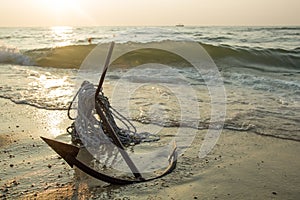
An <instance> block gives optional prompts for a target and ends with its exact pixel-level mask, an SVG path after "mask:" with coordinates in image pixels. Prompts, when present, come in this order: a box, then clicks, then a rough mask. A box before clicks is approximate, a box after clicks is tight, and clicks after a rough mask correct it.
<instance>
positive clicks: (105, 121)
mask: <svg viewBox="0 0 300 200" xmlns="http://www.w3.org/2000/svg"><path fill="white" fill-rule="evenodd" d="M113 48H114V42H112V43H111V45H110V48H109V51H108V54H107V57H106V61H105V65H104V68H103V72H102V75H101V77H100V80H99V84H98V87H97V88H96V91H95V99H94V102H95V110H96V114H97V115H98V116H99V118H100V119H101V123H102V127H103V129H104V133H105V135H106V136H107V137H108V138H109V139H110V141H111V142H112V143H113V144H114V145H115V146H116V147H117V149H118V151H119V153H120V154H121V156H122V158H123V159H124V161H125V162H126V164H127V165H128V167H129V168H130V170H131V172H132V174H133V175H134V178H132V179H122V178H118V177H113V176H109V175H106V174H104V173H101V172H98V171H96V170H95V169H93V168H91V167H89V166H88V165H86V164H85V163H83V162H82V161H80V160H79V159H78V158H77V155H78V153H79V151H80V148H82V147H79V146H76V145H73V144H67V143H63V142H60V141H56V140H52V139H49V138H45V137H41V138H42V139H43V140H44V141H45V142H46V143H47V144H48V145H49V146H50V147H51V148H52V149H53V150H54V151H55V152H56V153H57V154H59V155H60V156H61V157H62V158H63V159H64V160H65V161H66V162H67V163H68V164H69V165H70V167H72V168H73V167H74V166H76V167H77V168H79V169H80V170H82V171H83V172H85V173H87V174H89V175H90V176H92V177H94V178H96V179H99V180H101V181H104V182H108V183H111V184H116V185H125V184H133V183H139V182H146V181H151V180H155V179H158V178H161V177H163V176H165V175H167V174H169V173H171V172H172V171H173V170H174V169H175V168H176V164H177V152H176V144H175V142H174V145H173V149H172V151H171V154H170V155H169V159H168V161H169V165H168V166H167V167H166V169H165V170H164V171H163V172H162V173H161V174H160V175H158V176H155V177H151V178H147V179H146V178H143V176H142V174H141V173H140V172H139V170H138V168H137V167H136V165H135V163H134V162H133V161H132V159H131V158H130V156H129V155H128V153H127V152H126V148H125V146H124V145H123V144H122V142H121V141H120V138H119V136H118V134H117V133H116V130H115V128H114V126H113V125H114V124H113V122H114V121H112V120H111V119H110V118H111V117H110V115H108V114H107V107H105V105H104V103H103V99H101V98H100V96H101V95H99V94H100V93H101V91H102V89H103V88H102V85H103V82H104V79H105V75H106V72H107V69H108V67H109V63H110V58H111V55H112V51H113ZM77 95H78V92H77V94H76V95H75V97H74V99H75V98H76V96H77ZM74 99H73V101H74ZM73 101H72V102H73ZM71 106H72V103H71V104H70V106H69V110H68V116H69V118H71V117H70V114H69V111H70V108H71ZM73 129H74V130H75V126H73ZM101 130H102V129H101ZM75 132H76V130H75Z"/></svg>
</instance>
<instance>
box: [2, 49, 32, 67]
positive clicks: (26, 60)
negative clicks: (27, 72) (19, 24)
mask: <svg viewBox="0 0 300 200" xmlns="http://www.w3.org/2000/svg"><path fill="white" fill-rule="evenodd" d="M0 63H7V64H17V65H33V64H34V63H33V62H32V60H31V59H30V57H28V56H26V55H23V54H22V53H21V52H20V51H19V50H18V49H17V48H14V47H7V46H0Z"/></svg>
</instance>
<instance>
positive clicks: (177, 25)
mask: <svg viewBox="0 0 300 200" xmlns="http://www.w3.org/2000/svg"><path fill="white" fill-rule="evenodd" d="M176 27H184V25H183V24H176Z"/></svg>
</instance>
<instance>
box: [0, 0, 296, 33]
mask: <svg viewBox="0 0 300 200" xmlns="http://www.w3.org/2000/svg"><path fill="white" fill-rule="evenodd" d="M0 5H1V7H0V27H7V26H12V27H19V26H174V25H176V24H184V25H187V26H214V25H215V26H269V25H270V26H284V25H300V11H299V10H300V0H0Z"/></svg>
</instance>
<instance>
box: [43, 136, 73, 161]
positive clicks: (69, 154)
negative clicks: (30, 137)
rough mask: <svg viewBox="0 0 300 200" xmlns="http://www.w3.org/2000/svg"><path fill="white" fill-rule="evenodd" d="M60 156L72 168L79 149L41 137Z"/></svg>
mask: <svg viewBox="0 0 300 200" xmlns="http://www.w3.org/2000/svg"><path fill="white" fill-rule="evenodd" d="M41 138H42V139H43V140H44V141H45V142H46V143H47V144H48V145H49V146H50V147H51V148H52V149H53V150H54V151H55V152H56V153H57V154H58V155H60V156H61V157H62V158H63V159H64V160H65V161H66V162H67V163H68V164H69V165H70V166H71V167H73V165H74V159H73V158H76V157H77V155H78V152H79V148H78V147H76V146H74V145H71V144H66V143H62V142H59V141H56V140H51V139H48V138H45V137H41Z"/></svg>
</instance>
